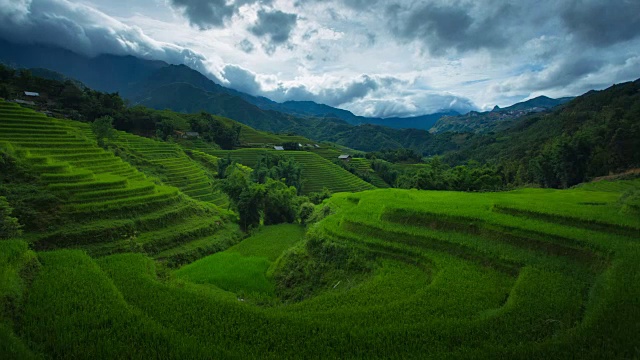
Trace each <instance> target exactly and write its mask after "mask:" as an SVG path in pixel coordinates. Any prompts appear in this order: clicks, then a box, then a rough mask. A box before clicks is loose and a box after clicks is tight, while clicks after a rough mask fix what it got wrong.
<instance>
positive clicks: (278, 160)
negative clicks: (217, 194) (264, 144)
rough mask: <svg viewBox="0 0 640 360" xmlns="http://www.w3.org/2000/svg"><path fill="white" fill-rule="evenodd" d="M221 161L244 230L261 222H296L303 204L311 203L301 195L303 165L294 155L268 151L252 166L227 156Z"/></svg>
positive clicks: (227, 189) (226, 187)
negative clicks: (236, 161)
mask: <svg viewBox="0 0 640 360" xmlns="http://www.w3.org/2000/svg"><path fill="white" fill-rule="evenodd" d="M218 165H219V172H218V173H219V176H221V177H222V178H223V179H222V181H221V183H222V185H221V188H222V190H223V191H224V192H225V193H226V194H227V195H228V196H229V198H230V199H231V201H232V204H233V206H234V207H235V209H236V210H237V211H238V214H239V217H240V226H241V227H242V229H243V230H249V229H251V228H252V227H255V226H258V225H260V223H264V225H274V224H281V223H293V222H295V221H297V220H298V217H299V213H300V208H301V205H302V204H304V203H308V199H307V198H306V197H301V196H298V191H299V189H300V188H301V186H302V177H301V168H300V165H299V164H298V163H296V162H295V160H293V159H285V158H283V157H280V156H275V155H271V154H268V155H265V156H264V157H262V158H260V160H259V161H258V165H257V166H256V168H255V169H253V170H252V169H251V168H248V167H246V166H243V165H240V164H236V163H233V162H232V161H231V159H228V158H227V159H221V160H220V161H219V164H218ZM305 211H306V210H305ZM305 214H306V212H305ZM307 217H308V216H307V215H305V219H306V218H307Z"/></svg>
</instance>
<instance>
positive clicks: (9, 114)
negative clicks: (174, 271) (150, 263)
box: [0, 102, 238, 263]
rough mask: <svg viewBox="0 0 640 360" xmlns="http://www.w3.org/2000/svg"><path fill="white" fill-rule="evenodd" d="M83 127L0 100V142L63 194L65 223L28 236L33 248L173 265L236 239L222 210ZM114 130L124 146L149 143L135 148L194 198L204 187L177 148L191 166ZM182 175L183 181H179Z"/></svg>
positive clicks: (164, 149)
mask: <svg viewBox="0 0 640 360" xmlns="http://www.w3.org/2000/svg"><path fill="white" fill-rule="evenodd" d="M87 130H88V128H87V127H86V126H84V125H81V124H79V123H77V122H73V121H67V120H58V119H53V118H48V117H46V116H44V115H42V114H40V113H36V112H34V111H31V110H28V109H24V108H21V107H19V106H17V105H14V104H10V103H5V102H0V143H5V144H8V145H10V146H12V147H13V148H15V149H18V151H19V152H20V153H21V154H22V157H23V158H24V160H25V161H26V162H27V163H29V164H31V165H32V169H33V171H34V172H35V173H36V174H37V175H38V176H39V178H40V181H41V182H42V184H44V185H45V186H46V188H47V189H48V190H50V191H51V192H52V193H54V194H59V195H60V197H61V198H62V199H64V204H62V206H61V209H60V211H61V212H62V214H61V215H62V217H63V218H64V219H65V220H66V223H62V224H58V227H57V228H55V229H50V231H47V232H45V233H37V234H30V236H31V237H32V238H30V240H31V241H32V243H33V245H34V246H35V247H36V248H38V249H52V248H59V247H79V248H82V249H85V250H87V251H88V252H89V253H91V254H94V255H104V254H109V253H113V252H123V251H131V250H135V251H143V252H145V253H147V254H149V255H152V256H155V257H157V258H162V259H165V260H167V261H170V262H177V263H179V262H184V261H186V260H193V259H195V258H198V257H201V256H204V255H206V254H210V253H212V252H215V251H219V250H223V249H225V248H226V247H228V246H230V245H231V244H233V243H234V242H235V241H237V239H238V233H237V231H238V230H237V226H235V225H232V224H231V223H230V222H229V219H228V217H229V216H230V215H229V214H228V213H227V212H226V211H223V210H221V209H219V208H218V207H216V206H213V205H208V204H205V203H199V202H195V201H194V200H191V199H189V198H187V197H185V195H183V193H182V192H181V191H180V190H179V189H178V188H176V187H173V186H165V185H157V184H156V183H155V182H154V181H152V179H150V178H148V177H147V176H145V174H143V173H141V172H139V171H138V170H137V169H136V168H135V167H133V166H131V165H130V164H129V163H127V162H124V161H123V160H122V159H121V158H119V157H116V156H115V155H114V154H113V153H111V152H107V151H105V150H103V149H102V148H100V147H98V146H97V144H96V142H95V140H93V139H91V137H90V136H89V137H88V136H87ZM120 135H121V140H120V141H127V140H130V141H131V144H132V145H131V146H132V147H133V146H136V145H139V144H141V143H142V144H144V146H149V147H148V148H145V149H144V150H141V153H145V151H149V152H150V153H153V154H155V155H156V156H166V158H158V159H156V160H149V161H151V162H153V161H156V163H154V164H157V165H159V167H160V168H161V169H166V175H167V178H168V179H170V180H168V181H166V183H168V184H172V185H177V186H182V190H184V191H185V192H186V193H188V194H190V195H192V196H193V197H195V198H198V196H197V195H199V194H200V191H201V189H203V188H205V185H206V186H207V188H206V190H207V191H209V190H210V183H209V182H208V180H207V182H206V183H205V182H204V178H203V176H201V174H204V172H203V171H201V170H200V167H199V166H198V165H197V164H196V163H195V162H193V161H190V160H189V158H188V157H186V155H184V153H182V158H180V159H181V160H182V159H184V160H188V161H189V162H190V163H191V164H193V166H188V167H187V166H185V167H186V169H182V165H183V164H179V165H176V166H174V162H176V163H177V161H178V160H176V159H178V158H179V156H178V155H180V154H179V151H178V150H176V148H175V147H174V148H171V147H170V146H168V147H165V146H156V147H152V145H155V142H152V143H148V142H146V139H142V138H138V137H134V136H132V135H127V134H120ZM196 170H197V171H200V173H197V174H198V176H200V177H199V178H197V179H203V181H202V182H201V183H194V184H193V185H190V184H187V182H188V181H191V180H192V179H196V178H193V177H191V176H192V174H193V173H192V171H193V172H195V171H196ZM182 178H184V179H186V180H185V182H179V180H178V179H182ZM171 179H173V181H172V180H171ZM201 184H202V186H201ZM209 194H210V192H209V193H207V195H209ZM204 196H205V195H204V191H202V197H204ZM204 200H208V198H204ZM211 200H213V199H211Z"/></svg>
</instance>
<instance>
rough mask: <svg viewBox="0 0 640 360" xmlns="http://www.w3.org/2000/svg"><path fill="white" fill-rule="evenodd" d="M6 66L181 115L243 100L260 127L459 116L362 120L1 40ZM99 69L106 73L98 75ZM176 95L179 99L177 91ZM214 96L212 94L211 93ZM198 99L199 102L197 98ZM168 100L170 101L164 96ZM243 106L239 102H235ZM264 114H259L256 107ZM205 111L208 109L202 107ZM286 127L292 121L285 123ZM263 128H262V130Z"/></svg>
mask: <svg viewBox="0 0 640 360" xmlns="http://www.w3.org/2000/svg"><path fill="white" fill-rule="evenodd" d="M0 61H2V62H4V63H6V64H8V65H11V66H14V67H24V68H46V69H50V70H53V71H56V72H59V73H62V74H64V75H65V76H68V77H69V78H72V79H77V80H79V81H81V82H82V83H84V84H86V85H87V86H89V87H90V88H92V89H96V90H99V91H105V92H118V93H120V94H121V95H122V96H123V97H124V98H126V99H128V100H130V101H132V102H133V103H134V104H141V105H147V106H151V107H160V108H170V109H173V110H176V111H186V112H197V111H200V110H206V111H209V112H211V113H215V114H219V115H225V114H229V113H238V111H237V110H233V111H231V110H230V109H225V108H221V107H220V106H222V105H221V102H220V101H217V103H218V105H217V107H216V106H211V105H206V103H207V102H208V101H210V100H212V98H214V97H221V98H222V99H225V100H230V99H229V97H230V96H231V97H238V98H240V99H242V100H244V101H245V102H246V103H247V104H243V106H245V107H248V109H247V111H246V113H247V114H246V115H247V116H249V115H251V118H249V117H246V118H241V119H238V120H240V121H246V122H248V121H251V122H252V123H251V124H249V125H252V126H254V125H257V123H256V122H255V120H256V116H257V118H265V119H266V120H270V121H275V122H276V123H278V122H282V121H277V120H274V119H273V116H274V114H273V113H272V112H274V111H277V112H280V113H282V114H284V115H293V116H296V117H302V118H309V117H318V118H335V119H340V120H344V121H346V122H347V123H349V124H352V125H359V124H376V125H383V126H388V127H392V128H417V129H425V130H428V129H429V128H431V127H432V126H433V124H435V123H436V121H437V120H439V119H440V118H441V117H442V116H446V115H456V114H457V113H455V112H444V113H437V114H429V115H423V116H416V117H408V118H390V119H383V118H375V117H362V116H357V115H354V114H353V113H351V112H350V111H347V110H343V109H338V108H334V107H331V106H328V105H324V104H318V103H315V102H312V101H287V102H284V103H277V102H275V101H272V100H270V99H268V98H265V97H261V96H252V95H250V94H247V93H243V92H240V91H236V90H233V89H230V88H227V87H224V86H222V85H220V84H218V83H216V82H215V81H213V80H211V79H209V78H208V77H206V76H205V75H203V74H201V73H200V72H198V71H196V70H193V69H191V68H189V67H188V66H186V65H170V64H168V63H166V62H163V61H156V60H145V59H140V58H136V57H134V56H116V55H99V56H97V57H94V58H88V57H84V56H82V55H78V54H76V53H73V52H71V51H68V50H64V49H61V48H56V47H51V46H43V45H19V44H13V43H10V42H7V41H3V40H0ZM96 69H99V70H100V71H96ZM169 84H188V85H190V86H192V87H193V88H195V89H200V90H201V91H196V90H195V89H190V91H189V95H190V97H189V98H188V99H186V98H185V97H183V96H178V97H176V98H173V99H172V100H171V101H170V102H166V101H165V102H162V103H161V102H160V101H159V99H157V98H153V97H152V96H151V95H152V94H153V95H158V89H159V88H164V89H166V85H169ZM173 93H174V95H179V94H176V93H175V92H173ZM207 93H209V94H207ZM194 97H195V98H194ZM161 98H162V99H165V100H168V99H166V97H161ZM232 103H234V104H235V105H240V103H241V102H239V101H238V99H234V100H233V101H232ZM249 105H253V107H256V108H258V109H260V110H262V111H263V112H256V109H251V106H249ZM202 106H204V107H202ZM285 122H286V121H285ZM258 127H260V126H258ZM263 128H264V129H265V130H272V131H274V130H275V131H277V130H281V129H280V126H267V125H264V126H263Z"/></svg>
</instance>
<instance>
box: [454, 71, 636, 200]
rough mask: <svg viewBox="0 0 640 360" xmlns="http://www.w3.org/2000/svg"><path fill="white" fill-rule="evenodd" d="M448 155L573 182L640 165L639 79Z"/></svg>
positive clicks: (530, 178)
mask: <svg viewBox="0 0 640 360" xmlns="http://www.w3.org/2000/svg"><path fill="white" fill-rule="evenodd" d="M446 157H448V158H450V159H465V161H466V160H468V159H475V160H478V161H480V162H492V163H497V164H502V166H504V168H505V171H508V172H510V173H511V175H510V176H513V177H516V176H517V177H521V178H522V181H523V183H538V184H542V185H544V186H549V187H559V186H560V187H562V186H572V185H576V184H578V183H581V182H583V181H585V180H587V179H589V178H594V177H598V176H604V175H608V174H609V173H617V172H621V171H625V170H628V169H631V168H637V167H639V165H640V80H636V81H634V82H628V83H623V84H618V85H614V86H612V87H610V88H608V89H605V90H602V91H590V92H588V93H586V94H584V95H582V96H579V97H577V98H575V99H574V100H572V101H570V102H568V103H566V104H564V105H563V106H562V107H559V108H557V109H555V110H554V111H552V112H550V113H541V114H534V115H529V116H526V117H524V118H522V119H521V120H520V121H518V122H516V123H513V124H511V125H510V126H509V127H507V129H505V130H504V131H502V132H498V133H496V134H493V135H492V134H486V135H482V136H474V137H472V138H469V140H468V141H466V142H465V143H463V144H462V145H461V150H460V151H457V152H452V153H450V154H447V155H446Z"/></svg>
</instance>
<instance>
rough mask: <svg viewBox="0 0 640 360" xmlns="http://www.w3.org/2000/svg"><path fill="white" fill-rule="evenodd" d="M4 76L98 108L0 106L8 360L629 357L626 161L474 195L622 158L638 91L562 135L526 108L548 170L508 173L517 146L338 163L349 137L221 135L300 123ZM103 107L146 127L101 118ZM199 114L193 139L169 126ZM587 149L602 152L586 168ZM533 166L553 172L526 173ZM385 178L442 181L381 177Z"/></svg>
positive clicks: (2, 321)
mask: <svg viewBox="0 0 640 360" xmlns="http://www.w3.org/2000/svg"><path fill="white" fill-rule="evenodd" d="M0 70H1V68H0ZM1 76H4V75H2V73H1V72H0V77H1ZM11 76H13V75H11ZM12 81H13V82H12V84H13V83H14V82H15V83H21V82H28V81H29V82H32V83H34V82H35V83H39V84H40V86H44V87H45V88H47V89H49V90H51V91H54V90H55V91H58V90H59V91H61V92H62V93H63V95H62V94H59V95H55V96H52V99H53V100H52V101H53V102H54V103H56V101H60V102H61V103H62V104H66V103H68V107H63V110H64V111H65V112H66V111H71V110H73V111H75V113H74V112H69V114H70V115H74V116H70V117H75V118H79V119H84V120H90V121H93V120H96V119H98V120H96V121H95V122H93V123H92V124H93V125H90V124H89V123H83V122H78V121H74V120H61V119H57V118H53V117H48V116H45V115H44V114H42V113H38V112H36V111H33V110H30V109H27V108H23V107H19V106H17V105H15V104H11V103H7V102H0V239H1V240H0V358H2V359H5V358H7V359H14V358H27V359H29V358H35V359H39V358H45V359H48V358H100V359H102V358H114V359H120V358H145V359H146V358H167V359H174V358H175V359H182V358H188V359H211V358H232V357H239V358H301V359H307V358H319V357H320V358H478V359H485V358H515V359H529V358H545V359H546V358H550V359H556V358H557V359H563V358H581V359H582V358H584V359H601V358H634V357H637V356H638V354H639V353H638V345H637V334H639V333H640V322H639V319H640V306H639V304H640V302H639V299H640V287H638V286H637V284H638V283H639V282H640V245H639V243H638V240H640V216H639V215H640V178H638V177H637V170H636V171H633V170H632V171H628V172H627V173H626V174H622V175H615V176H614V175H610V176H607V177H605V178H600V179H598V180H599V181H595V182H592V183H583V184H581V185H579V186H576V187H573V188H570V189H565V190H555V189H540V188H518V189H516V190H512V191H509V192H481V191H483V190H499V189H503V188H505V187H510V186H514V185H516V184H520V183H525V182H526V183H529V182H530V183H532V184H534V185H548V186H558V187H567V186H570V185H572V184H574V183H575V182H576V181H581V179H584V178H589V177H592V176H596V175H597V174H600V173H601V172H602V171H614V170H624V169H625V168H627V167H632V166H636V165H637V164H636V160H637V159H635V157H636V153H635V152H633V151H631V150H633V149H635V147H636V142H635V140H634V139H630V138H627V137H626V135H625V134H623V132H625V131H627V130H628V131H630V132H629V133H630V134H631V135H633V134H635V133H634V132H633V131H635V126H636V125H635V124H636V123H635V122H633V121H631V119H630V116H631V114H635V111H636V110H637V109H636V107H637V105H636V103H635V100H633V99H635V97H636V96H637V91H636V92H634V91H635V88H634V87H633V86H629V85H625V86H621V87H614V90H615V91H619V92H620V94H618V96H617V97H616V98H617V99H618V100H619V101H610V102H611V103H613V104H614V105H615V108H606V107H605V106H604V105H603V106H601V105H602V104H603V103H604V99H603V98H601V95H602V96H604V95H603V94H604V93H600V94H596V95H593V94H591V95H589V96H587V97H585V98H586V99H591V100H593V101H592V103H591V105H588V104H586V103H584V102H580V101H578V102H572V103H570V104H569V105H567V106H566V107H565V108H564V109H567V108H572V106H573V108H572V109H573V110H574V111H575V114H578V115H579V116H582V117H584V119H583V120H584V121H577V120H576V118H575V117H574V115H573V113H566V112H564V111H565V110H559V112H558V113H556V114H555V115H553V116H561V117H562V119H563V121H562V122H561V124H560V125H558V127H559V128H560V127H563V130H562V131H560V130H558V128H553V131H555V133H553V132H552V133H553V134H555V135H558V134H560V135H558V136H555V135H553V134H552V135H551V136H550V137H543V138H539V139H538V140H539V141H537V140H535V141H534V138H535V137H536V136H538V135H540V133H538V135H534V133H532V132H530V131H533V130H531V129H533V128H535V127H536V126H538V125H536V124H542V123H543V122H546V121H550V120H548V119H542V118H541V119H538V120H535V121H533V120H526V119H525V121H529V122H530V123H523V124H521V125H520V126H521V128H520V130H521V132H520V133H519V134H520V135H514V137H513V139H519V141H523V144H526V145H528V146H529V147H530V150H531V152H525V153H520V156H522V159H524V160H523V161H529V162H528V163H527V164H529V163H530V160H531V158H532V157H533V158H534V159H537V160H535V161H534V163H536V164H539V165H540V164H547V165H549V164H551V165H552V166H550V167H549V166H546V165H545V166H541V167H535V166H528V165H526V164H524V163H523V164H524V165H523V168H524V169H525V170H526V171H524V170H523V171H515V172H514V171H513V170H514V165H516V164H517V163H518V162H519V161H520V160H521V159H517V161H515V160H513V158H511V157H510V156H505V161H504V162H503V161H502V160H501V161H497V160H496V161H492V163H491V164H486V163H480V162H474V161H468V159H466V160H465V161H464V165H458V166H452V165H450V164H456V161H457V160H455V159H454V158H452V157H450V156H449V155H451V154H449V155H446V156H444V157H438V156H431V157H428V158H426V159H419V158H420V157H421V156H420V155H419V154H420V153H419V152H414V151H408V150H397V151H384V152H379V153H377V154H369V156H368V157H366V156H365V157H362V155H358V156H359V157H355V158H353V159H351V160H350V162H348V163H346V162H341V163H338V164H336V163H334V160H335V159H336V157H337V155H336V154H342V153H350V154H355V153H351V152H349V151H348V149H344V148H340V150H338V148H335V147H326V148H324V147H320V148H316V147H315V146H314V147H313V148H308V149H306V150H303V151H293V150H291V151H274V150H268V149H259V148H249V149H237V150H220V148H230V147H235V146H237V145H238V144H241V145H242V143H243V141H245V140H246V136H254V139H259V141H260V142H262V145H263V146H264V145H266V141H271V140H270V139H278V140H279V141H280V143H281V144H288V145H287V146H288V147H289V146H290V147H291V148H295V147H296V146H295V145H296V143H297V142H302V141H303V140H305V139H304V138H301V137H296V136H295V135H292V134H287V135H273V134H266V133H261V132H258V131H255V130H253V132H252V131H251V130H249V129H250V128H245V127H242V126H235V125H234V123H233V122H232V121H231V120H228V119H227V120H224V119H218V118H215V117H210V116H208V115H206V114H195V115H184V114H177V113H173V112H171V111H150V110H148V109H145V108H140V107H134V108H125V107H124V104H123V103H121V102H120V101H119V99H120V98H119V96H118V95H117V94H102V93H97V92H91V91H90V90H82V91H79V89H78V88H77V87H76V86H75V85H74V84H73V83H67V84H64V86H61V85H60V83H57V82H45V81H41V80H33V78H31V77H30V76H29V74H28V73H22V74H20V75H19V76H15V77H14V79H13V80H12ZM38 81H40V82H38ZM14 85H15V84H14ZM14 85H12V86H14ZM56 89H57V90H56ZM182 89H184V87H183V88H182ZM34 90H39V89H38V88H37V87H35V88H34ZM161 90H163V91H164V90H166V91H167V92H166V93H164V92H163V91H161ZM169 90H170V91H169ZM179 90H180V88H178V89H173V88H171V89H159V90H158V96H171V95H175V94H176V92H178V91H179ZM632 90H633V91H632ZM56 96H60V99H58V98H57V97H56ZM182 96H185V95H184V94H182ZM581 101H586V100H584V99H583V100H581ZM89 104H92V106H89ZM65 106H66V105H65ZM225 106H226V105H225ZM591 106H593V107H591ZM588 109H591V110H593V113H589V112H588V111H587V110H588ZM594 109H595V110H594ZM616 109H621V110H619V111H618V110H616ZM58 110H60V109H58ZM610 111H612V113H611V114H610V115H611V116H610V117H606V118H605V120H606V121H605V124H601V126H600V125H598V126H596V125H593V123H595V122H597V121H596V118H597V116H600V115H602V114H609V112H610ZM587 113H589V114H588V115H587ZM107 116H111V117H112V118H113V124H114V126H115V127H116V128H120V127H119V126H126V127H130V128H131V129H134V128H135V129H136V131H138V132H139V133H146V134H147V135H148V136H153V135H156V138H155V139H151V138H145V137H140V136H136V135H133V134H131V133H127V132H124V131H115V130H112V129H111V127H110V126H109V123H110V119H109V118H108V117H107ZM549 116H552V115H549ZM132 119H138V120H140V122H138V120H136V121H133V120H132ZM190 120H191V121H190ZM574 120H575V123H572V121H574ZM283 121H284V120H283ZM329 122H330V121H329ZM123 124H124V125H123ZM571 124H574V125H575V126H573V125H571ZM585 124H592V125H593V127H594V129H595V130H594V133H589V131H588V128H587V127H585V126H587V125H585ZM570 125H571V126H570ZM589 126H591V125H589ZM194 127H195V128H198V127H199V128H198V129H199V131H198V132H199V133H201V134H202V135H198V136H202V138H185V137H183V136H181V135H180V133H182V132H184V131H188V130H194V129H193V128H194ZM613 127H617V128H620V129H623V130H620V131H618V130H615V131H613V132H612V131H610V130H612V129H613ZM311 128H313V127H311ZM358 128H359V130H358V132H360V131H364V132H365V133H366V132H369V131H371V132H372V135H375V131H376V130H375V128H371V127H367V126H362V127H358ZM120 129H121V128H120ZM625 129H626V130H625ZM629 129H630V130H629ZM245 130H246V132H245ZM311 130H313V129H310V130H309V131H311ZM512 130H513V129H512ZM520 130H518V131H520ZM538 130H540V129H538ZM513 131H516V130H513ZM110 134H115V135H116V136H111V135H110ZM611 134H613V135H612V136H613V137H614V138H615V139H617V140H616V141H614V142H613V143H611V142H606V141H605V140H606V139H608V136H609V135H611ZM615 134H617V135H615ZM191 135H194V134H191ZM191 135H187V137H188V136H191ZM494 135H495V134H493V135H492V134H489V133H487V134H484V135H469V137H465V136H462V135H451V134H449V135H447V136H449V138H447V139H448V140H447V141H449V140H451V143H455V144H456V146H459V148H464V147H465V146H466V145H465V144H467V141H469V142H471V141H475V140H474V139H479V138H481V137H483V136H486V137H491V136H494ZM503 135H504V134H503ZM243 136H244V139H245V140H243ZM345 136H346V135H345ZM443 136H444V135H443ZM261 137H262V138H261ZM442 138H443V137H439V139H442ZM598 138H600V139H601V140H602V139H604V140H603V143H602V144H605V143H606V144H607V145H602V146H600V145H594V144H593V143H592V141H593V140H594V139H598ZM163 139H164V140H163ZM417 139H418V137H416V138H414V139H413V140H415V141H418V140H417ZM368 140H369V141H372V140H373V141H376V138H375V137H371V138H369V139H368ZM378 140H381V141H382V140H385V139H384V138H382V139H378ZM413 140H406V141H413ZM525 140H526V141H525ZM510 141H512V140H508V139H504V143H508V142H510ZM514 141H515V140H514ZM99 142H100V143H101V144H100V145H99ZM213 142H219V144H217V143H216V144H214V143H213ZM500 144H502V142H499V143H492V145H486V144H485V145H486V146H487V147H484V146H485V145H478V147H477V149H478V152H477V156H478V157H482V156H487V158H488V159H490V158H491V157H490V156H492V155H488V154H490V153H493V154H503V155H504V154H507V150H508V147H505V148H502V145H500ZM305 145H306V143H305ZM441 145H442V144H437V143H436V144H430V145H424V146H434V147H438V146H441ZM574 145H575V146H577V145H579V146H577V147H575V146H574ZM505 146H506V145H505ZM582 146H584V148H583V147H582ZM599 146H600V147H599ZM488 148H491V150H487V149H488ZM513 149H514V152H515V153H517V152H518V151H519V149H520V148H519V147H513ZM576 149H582V150H584V151H583V152H577V151H576ZM612 149H613V150H612ZM615 149H618V150H615ZM582 150H581V151H582ZM587 153H589V154H591V155H589V156H583V155H584V154H587ZM596 153H597V154H600V155H598V156H607V157H608V156H611V157H610V159H611V162H607V163H606V164H605V166H603V167H598V168H599V169H600V170H593V169H595V167H594V166H595V165H594V164H596V163H597V161H596V160H597V158H598V157H597V156H596V155H595V154H596ZM460 154H462V152H461V153H458V155H460ZM567 154H569V155H570V156H569V155H567ZM603 154H604V155H603ZM547 155H548V157H547ZM574 155H576V156H574ZM577 155H580V156H577ZM622 155H624V156H626V157H620V156H622ZM474 156H475V155H474ZM470 157H473V156H470ZM572 159H573V160H575V161H573V160H572ZM538 160H540V161H538ZM600 160H602V159H600ZM600 160H598V161H600ZM536 161H538V162H536ZM568 162H571V163H572V164H571V166H567V167H566V168H565V167H563V164H565V165H567V164H568ZM598 164H600V165H602V164H604V163H602V162H600V163H598ZM584 166H586V167H584ZM516 168H519V167H516ZM536 169H538V170H539V169H546V170H549V169H550V170H551V171H550V172H545V173H544V174H545V176H546V175H549V178H546V177H545V179H544V180H541V178H540V179H537V180H536V179H533V178H529V177H527V176H529V175H531V174H533V175H536V171H537V170H536ZM576 169H578V170H579V169H582V170H584V169H587V170H585V171H582V170H581V171H582V172H581V171H576ZM589 169H591V170H589ZM546 170H545V171H546ZM601 170H602V171H601ZM518 173H519V174H520V175H517V176H516V175H514V174H518ZM530 173H531V174H530ZM527 174H529V175H527ZM356 175H357V176H356ZM538 175H539V174H538ZM514 176H515V178H514ZM363 178H366V179H367V180H368V181H370V182H371V183H368V182H365V181H363ZM514 179H519V180H514ZM551 180H553V184H552V183H551V182H547V181H551ZM376 183H377V184H376ZM372 184H376V185H375V186H374V185H372ZM385 185H393V186H405V187H411V188H417V189H440V190H443V191H421V190H416V189H412V190H401V189H388V188H385V189H376V187H385ZM453 189H457V190H465V191H469V192H454V191H445V190H453ZM364 190H368V191H364ZM276 224H277V225H276ZM240 230H244V231H245V232H244V233H243V232H241V231H240ZM243 237H245V239H244V240H241V239H242V238H243Z"/></svg>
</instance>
